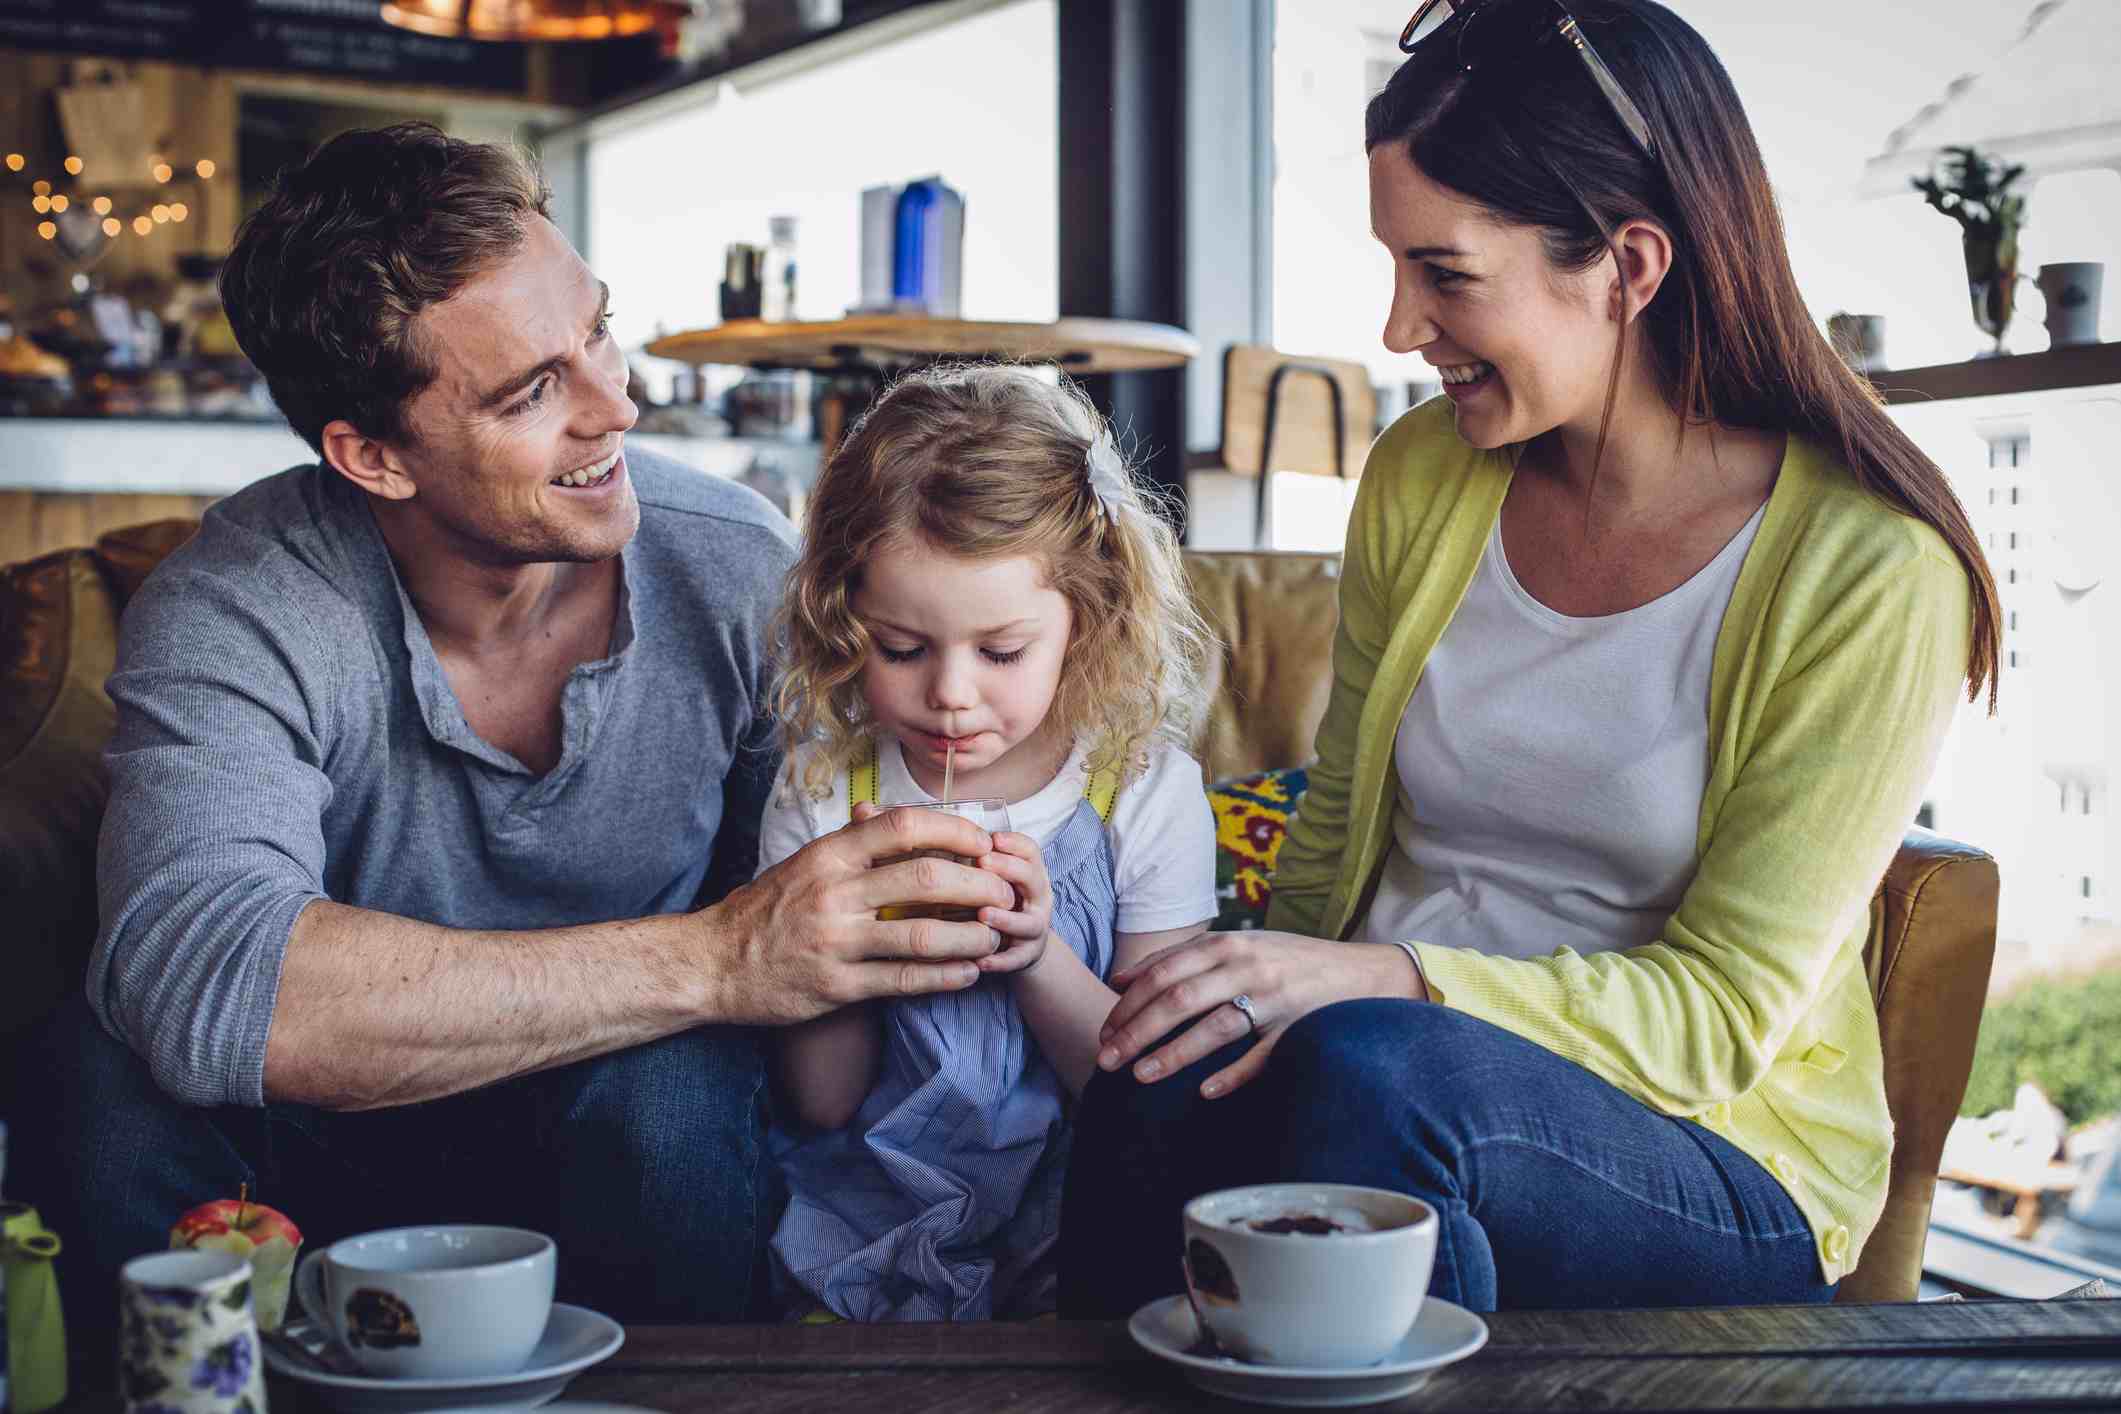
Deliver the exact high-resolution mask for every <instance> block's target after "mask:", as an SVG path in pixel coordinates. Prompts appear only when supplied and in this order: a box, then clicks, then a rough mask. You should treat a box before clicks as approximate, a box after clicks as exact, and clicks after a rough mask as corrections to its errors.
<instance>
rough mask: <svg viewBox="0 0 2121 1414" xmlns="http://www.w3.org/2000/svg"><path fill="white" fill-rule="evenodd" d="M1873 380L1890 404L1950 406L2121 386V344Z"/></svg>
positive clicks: (1906, 372)
mask: <svg viewBox="0 0 2121 1414" xmlns="http://www.w3.org/2000/svg"><path fill="white" fill-rule="evenodd" d="M1871 382H1872V383H1873V384H1874V385H1876V387H1877V388H1878V390H1879V391H1880V392H1882V393H1884V394H1885V400H1886V401H1887V402H1888V403H1930V402H1945V401H1948V400H1951V399H1954V398H1986V397H1994V396H1997V395H1999V394H2008V393H2038V392H2043V391H2046V390H2048V389H2052V388H2095V387H2098V386H2100V385H2101V384H2106V383H2121V343H2108V344H2078V345H2075V346H2073V347H2070V348H2062V349H2049V350H2047V351H2046V352H2045V353H2027V354H2006V355H2004V356H2003V357H2001V358H1977V359H1969V360H1968V361H1967V362H1965V363H1939V364H1932V365H1931V366H1930V367H1928V368H1898V369H1893V370H1891V371H1889V372H1886V373H1874V374H1872V375H1871Z"/></svg>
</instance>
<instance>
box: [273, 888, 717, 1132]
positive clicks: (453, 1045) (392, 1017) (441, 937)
mask: <svg viewBox="0 0 2121 1414" xmlns="http://www.w3.org/2000/svg"><path fill="white" fill-rule="evenodd" d="M706 928H707V923H706V920H705V919H704V918H702V917H699V916H688V915H684V914H673V915H669V916H666V917H658V918H639V919H630V920H624V921H620V922H616V923H598V924H585V925H582V926H578V927H571V928H552V929H544V930H539V931H534V932H518V933H503V932H474V931H469V930H461V929H454V928H442V927H437V926H435V925H433V924H430V923H421V922H418V921H416V920H413V919H409V918H400V917H397V916H395V915H393V914H388V913H377V912H372V911H370V910H367V909H360V908H349V907H347V906H346V905H344V904H336V903H330V902H324V901H320V902H316V903H312V904H310V905H309V906H308V907H307V908H305V909H304V910H303V911H302V914H301V916H300V917H299V918H297V919H296V920H295V926H294V930H293V933H292V934H291V936H290V937H289V939H288V945H287V957H286V961H285V962H284V964H283V965H282V969H281V974H280V988H279V995H278V998H277V1000H276V1002H275V1005H274V1009H273V1021H272V1030H271V1034H270V1036H269V1038H268V1039H267V1042H266V1050H265V1093H266V1098H268V1099H270V1100H292V1101H297V1102H301V1103H305V1104H312V1105H319V1106H322V1107H324V1108H327V1109H377V1108H381V1107H384V1106H389V1105H402V1104H410V1103H412V1102H414V1101H417V1100H432V1099H437V1098H439V1097H441V1096H444V1095H453V1094H457V1093H459V1092H461V1091H465V1090H472V1089H476V1088H478V1087H480V1086H482V1085H489V1084H492V1083H493V1082H495V1081H499V1080H506V1079H508V1078H509V1077H511V1076H515V1075H522V1074H526V1073H528V1072H530V1071H535V1070H544V1069H547V1068H549V1067H551V1066H556V1065H565V1064H567V1063H568V1062H570V1061H576V1060H582V1059H585V1058H587V1057H589V1056H595V1055H601V1054H603V1053H605V1052H607V1051H615V1050H620V1049H623V1048H625V1047H628V1046H635V1045H640V1044H642V1043H643V1042H647V1041H653V1040H656V1039H658V1038H660V1037H663V1036H668V1035H671V1034H673V1033H675V1032H678V1031H682V1030H684V1029H686V1028H687V1027H690V1026H695V1025H698V1024H699V1023H701V1022H702V1021H707V1020H711V1019H713V1011H714V1007H713V1003H712V1001H711V998H712V996H713V994H714V982H715V978H714V977H713V976H711V975H710V973H711V970H712V969H711V962H710V961H709V960H710V959H711V958H712V956H713V954H714V950H713V949H712V948H711V947H709V946H704V945H703V938H704V934H705V932H706Z"/></svg>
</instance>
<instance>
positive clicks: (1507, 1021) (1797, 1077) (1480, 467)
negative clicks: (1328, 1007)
mask: <svg viewBox="0 0 2121 1414" xmlns="http://www.w3.org/2000/svg"><path fill="white" fill-rule="evenodd" d="M1511 474H1512V472H1511V462H1510V460H1509V458H1508V457H1506V456H1504V455H1503V454H1500V453H1496V452H1483V451H1479V450H1476V449H1474V448H1470V447H1468V446H1466V445H1465V444H1464V443H1462V442H1461V441H1459V440H1458V437H1457V434H1456V432H1455V431H1454V430H1453V427H1452V413H1451V410H1450V407H1449V404H1448V403H1447V402H1446V401H1445V400H1444V399H1441V398H1439V399H1436V400H1435V401H1433V402H1431V403H1428V404H1426V405H1424V406H1422V407H1420V408H1416V409H1415V410H1414V411H1412V412H1410V413H1408V414H1407V415H1406V416H1405V417H1403V418H1401V419H1400V420H1399V421H1398V422H1397V423H1396V424H1394V425H1393V426H1392V427H1391V428H1390V429H1389V430H1388V431H1386V433H1385V434H1384V436H1383V437H1381V438H1379V439H1378V442H1377V445H1376V446H1375V447H1374V448H1373V449H1372V450H1371V453H1370V459H1369V462H1368V466H1367V469H1366V470H1365V472H1364V474H1363V480H1362V484H1361V487H1360V488H1359V490H1358V492H1357V495H1356V499H1355V510H1354V514H1353V517H1352V519H1351V520H1350V523H1349V526H1348V545H1347V555H1346V559H1345V561H1344V563H1343V566H1342V582H1341V589H1340V627H1339V630H1338V632H1337V634H1336V636H1335V640H1334V647H1333V675H1334V681H1333V689H1332V697H1331V700H1330V702H1329V703H1328V705H1327V708H1326V716H1325V721H1324V722H1323V723H1322V724H1321V725H1320V727H1319V730H1318V760H1317V762H1316V764H1315V765H1313V766H1312V768H1311V772H1310V788H1309V790H1308V791H1307V792H1306V793H1305V795H1304V797H1303V801H1302V804H1301V807H1300V809H1299V811H1298V813H1297V815H1296V817H1295V819H1294V820H1292V821H1291V822H1290V825H1289V833H1288V838H1287V840H1286V841H1285V842H1284V843H1283V846H1282V849H1281V853H1280V857H1279V858H1278V859H1277V860H1276V867H1275V871H1274V891H1273V903H1272V906H1271V911H1270V913H1269V916H1268V926H1269V927H1272V928H1279V929H1285V930H1288V931H1291V932H1298V933H1305V934H1309V935H1311V936H1313V937H1321V938H1345V937H1347V936H1349V935H1350V934H1351V933H1352V932H1353V931H1354V930H1355V926H1356V924H1357V922H1358V921H1359V919H1360V918H1361V916H1362V914H1363V912H1364V911H1365V910H1366V909H1367V908H1368V905H1369V899H1370V894H1371V891H1372V890H1373V889H1374V887H1375V885H1376V881H1377V876H1378V873H1379V870H1380V867H1381V866H1382V864H1383V862H1384V858H1385V851H1386V850H1387V849H1389V848H1391V847H1392V814H1393V803H1394V792H1395V791H1396V790H1397V788H1398V785H1397V781H1396V780H1395V779H1394V775H1393V771H1392V747H1393V739H1394V737H1395V736H1396V734H1397V732H1398V730H1399V722H1400V718H1401V717H1402V716H1403V715H1405V713H1406V709H1407V703H1408V700H1409V699H1410V698H1411V697H1412V696H1413V695H1414V687H1415V684H1416V683H1417V682H1419V681H1420V679H1421V670H1422V665H1423V664H1424V663H1425V662H1426V661H1427V660H1428V656H1429V653H1430V651H1431V650H1432V649H1433V648H1434V647H1435V646H1436V642H1437V640H1438V639H1439V638H1440V637H1442V635H1443V631H1444V626H1445V625H1446V624H1448V623H1449V622H1450V621H1451V618H1452V616H1453V615H1454V614H1456V613H1457V612H1458V605H1459V603H1460V601H1461V600H1462V599H1463V597H1464V595H1465V592H1466V588H1467V586H1468V585H1469V584H1470V583H1471V582H1472V579H1473V572H1474V570H1475V568H1476V567H1477V566H1478V565H1479V563H1480V557H1481V552H1482V550H1483V549H1484V547H1485V546H1486V544H1487V540H1488V533H1489V531H1490V530H1491V529H1492V528H1493V526H1494V524H1495V520H1496V517H1497V515H1498V514H1500V512H1501V508H1502V500H1503V493H1504V491H1506V490H1507V489H1508V487H1509V484H1510V477H1511ZM1971 622H1972V621H1971V590H1970V587H1969V582H1968V579H1967V575H1966V571H1965V569H1964V568H1963V567H1962V566H1961V565H1960V563H1959V561H1958V560H1957V559H1956V558H1955V557H1954V555H1953V554H1952V551H1951V550H1950V548H1949V547H1948V546H1947V545H1946V544H1945V543H1944V541H1943V539H1942V538H1941V537H1940V536H1939V535H1937V534H1936V533H1935V532H1934V531H1933V530H1931V529H1930V528H1929V527H1928V526H1925V525H1923V524H1922V523H1921V522H1919V521H1916V520H1913V519H1911V518H1909V517H1907V516H1904V515H1901V514H1898V513H1897V512H1895V511H1893V510H1891V509H1890V508H1888V507H1887V506H1886V505H1884V504H1883V503H1882V502H1880V501H1879V500H1877V499H1875V498H1874V497H1872V496H1870V495H1868V494H1866V493H1865V492H1864V491H1863V490H1862V489H1861V488H1860V487H1858V486H1857V484H1856V481H1855V478H1854V476H1853V475H1852V474H1851V473H1850V472H1849V471H1848V470H1847V468H1846V467H1845V466H1843V465H1842V464H1841V462H1840V461H1839V460H1838V459H1837V458H1835V457H1834V456H1832V455H1830V454H1828V453H1827V452H1826V451H1825V450H1824V449H1822V448H1821V447H1819V446H1818V445H1816V444H1813V443H1809V442H1807V441H1805V440H1803V439H1801V438H1798V437H1794V436H1793V437H1792V438H1791V439H1790V442H1789V449H1788V451H1787V453H1786V454H1785V456H1784V459H1783V463H1782V470H1781V474H1780V476H1779V477H1778V479H1777V480H1776V482H1775V488H1774V491H1773V493H1772V494H1771V495H1770V496H1769V498H1768V506H1767V514H1766V515H1765V516H1764V517H1763V518H1762V521H1761V525H1760V530H1759V532H1758V534H1757V536H1756V537H1755V539H1754V542H1753V545H1752V548H1751V549H1750V550H1749V551H1748V552H1747V554H1746V559H1745V565H1744V568H1743V569H1742V570H1741V571H1740V573H1739V576H1738V582H1737V585H1736V586H1735V588H1734V589H1733V590H1732V593H1731V602H1730V607H1729V608H1728V609H1727V610H1726V611H1725V613H1724V617H1723V626H1722V629H1721V631H1720V632H1719V633H1718V635H1717V639H1716V656H1715V663H1714V667H1713V669H1712V676H1711V678H1710V684H1709V701H1708V713H1709V763H1708V764H1709V774H1708V787H1707V789H1706V790H1705V791H1704V792H1703V794H1702V798H1701V824H1700V829H1699V833H1698V843H1697V846H1696V849H1697V864H1696V868H1695V873H1694V878H1693V882H1692V883H1690V884H1689V885H1688V886H1687V890H1686V893H1685V895H1684V897H1682V898H1681V899H1680V901H1679V908H1678V910H1677V912H1675V913H1674V914H1673V915H1672V916H1671V918H1670V919H1669V920H1668V921H1667V922H1666V923H1665V925H1664V930H1663V933H1662V934H1661V936H1660V937H1659V938H1658V939H1657V940H1656V941H1655V942H1651V943H1646V944H1644V945H1643V946H1640V947H1634V948H1628V949H1626V950H1624V951H1619V952H1608V953H1599V954H1595V955H1592V956H1589V957H1585V956H1582V955H1579V954H1577V953H1575V952H1573V951H1571V950H1569V949H1568V948H1565V947H1557V948H1556V949H1555V950H1554V953H1553V954H1552V956H1549V957H1541V958H1533V959H1517V958H1508V957H1492V956H1489V955H1487V954H1484V953H1478V952H1473V951H1470V950H1467V949H1461V948H1447V947H1440V946H1437V945H1435V944H1429V943H1423V942H1421V941H1420V940H1419V939H1413V940H1410V941H1413V942H1414V943H1415V944H1416V949H1417V951H1418V952H1419V953H1420V955H1421V965H1422V969H1423V971H1424V972H1425V973H1426V974H1427V979H1428V984H1429V989H1430V992H1431V995H1432V997H1433V999H1434V1000H1435V1001H1437V1002H1440V1003H1443V1004H1446V1005H1449V1006H1453V1007H1456V1008H1458V1009H1459V1010H1461V1011H1464V1012H1467V1013H1470V1014H1471V1015H1474V1016H1478V1017H1481V1018H1483V1019H1485V1020H1487V1021H1491V1022H1493V1023H1494V1024H1495V1025H1497V1026H1501V1027H1503V1028H1505V1029H1506V1030H1509V1031H1513V1032H1516V1033H1517V1034H1518V1035H1520V1036H1524V1037H1526V1038H1528V1039H1530V1040H1533V1041H1536V1042H1538V1043H1539V1044H1540V1045H1542V1046H1545V1047H1546V1048H1547V1049H1549V1050H1551V1051H1553V1052H1555V1053H1556V1054H1558V1055H1561V1056H1564V1057H1566V1058H1568V1059H1569V1060H1572V1061H1575V1062H1576V1063H1577V1064H1579V1065H1581V1066H1583V1067H1585V1068H1586V1069H1588V1070H1590V1071H1591V1072H1592V1073H1593V1074H1595V1075H1597V1076H1599V1077H1600V1078H1602V1079H1604V1080H1606V1081H1608V1082H1610V1083H1611V1084H1613V1085H1616V1086H1618V1087H1619V1088H1620V1089H1622V1090H1624V1091H1626V1092H1627V1093H1628V1094H1630V1095H1633V1096H1634V1097H1635V1098H1636V1099H1638V1100H1640V1101H1642V1103H1644V1104H1646V1105H1648V1106H1650V1107H1651V1108H1652V1109H1655V1110H1657V1111H1659V1112H1661V1113H1664V1114H1669V1115H1677V1116H1683V1117H1685V1118H1687V1119H1691V1120H1694V1121H1697V1122H1699V1123H1701V1124H1704V1125H1706V1126H1708V1127H1709V1128H1711V1129H1713V1130H1715V1131H1716V1132H1717V1133H1719V1134H1721V1135H1723V1136H1724V1137H1725V1138H1727V1139H1729V1140H1730V1141H1731V1142H1732V1143H1733V1144H1735V1145H1737V1146H1738V1147H1739V1148H1740V1149H1742V1150H1744V1151H1745V1152H1746V1153H1747V1154H1749V1155H1751V1156H1752V1157H1754V1158H1755V1159H1757V1160H1759V1161H1760V1162H1761V1163H1762V1164H1763V1165H1765V1166H1766V1167H1767V1168H1768V1170H1769V1171H1770V1172H1772V1173H1773V1174H1774V1175H1775V1176H1776V1178H1777V1179H1779V1180H1780V1181H1781V1183H1782V1184H1783V1186H1784V1187H1785V1188H1787V1189H1788V1190H1789V1193H1790V1196H1791V1197H1792V1198H1793V1199H1795V1200H1796V1203H1797V1206H1798V1207H1799V1208H1800V1209H1802V1210H1803V1212H1804V1214H1805V1216H1806V1218H1807V1219H1808V1220H1809V1221H1810V1224H1811V1227H1812V1231H1813V1233H1814V1235H1815V1237H1816V1239H1817V1243H1816V1246H1817V1250H1818V1254H1819V1263H1820V1267H1821V1269H1822V1270H1823V1271H1824V1273H1825V1279H1826V1280H1827V1281H1838V1280H1840V1279H1841V1277H1842V1276H1843V1275H1845V1274H1846V1273H1847V1272H1848V1271H1849V1270H1850V1269H1851V1268H1853V1267H1854V1266H1855V1265H1856V1258H1857V1254H1858V1253H1859V1252H1861V1251H1862V1248H1863V1243H1864V1240H1865V1239H1866V1238H1867V1237H1869V1235H1870V1232H1871V1229H1872V1227H1873V1226H1875V1225H1876V1223H1877V1220H1878V1214H1879V1211H1880V1209H1881V1208H1882V1207H1883V1206H1884V1202H1885V1191H1886V1181H1887V1178H1888V1168H1889V1162H1888V1161H1889V1160H1890V1158H1891V1156H1892V1146H1893V1127H1892V1119H1891V1117H1890V1116H1889V1115H1888V1113H1887V1112H1886V1106H1885V1088H1884V1067H1883V1063H1882V1061H1881V1058H1880V1055H1879V1049H1878V1018H1877V1013H1876V1011H1875V1009H1874V1007H1873V1005H1872V1002H1871V993H1870V985H1869V982H1868V980H1867V979H1866V977H1865V973H1864V967H1863V946H1864V942H1865V939H1866V937H1867V935H1868V932H1869V921H1870V920H1869V903H1870V898H1871V894H1872V892H1873V890H1874V889H1875V888H1876V886H1877V883H1878V880H1879V877H1880V876H1881V875H1882V874H1883V873H1884V871H1885V867H1886V865H1887V863H1888V862H1890V860H1891V858H1892V855H1893V851H1894V849H1895V848H1896V847H1897V846H1898V844H1899V842H1900V838H1901V835H1902V833H1903V832H1904V831H1905V829H1906V827H1907V826H1908V825H1909V823H1910V822H1911V821H1912V820H1913V818H1914V814H1915V809H1916V806H1917V805H1918V804H1919V802H1920V799H1921V794H1922V791H1923V788H1924V787H1925V785H1927V783H1928V781H1929V776H1930V770H1931V767H1932V766H1933V765H1934V763H1935V761H1936V758H1937V752H1938V748H1939V746H1940V744H1941V742H1942V739H1943V736H1944V732H1945V728H1946V727H1947V725H1949V723H1950V721H1951V718H1952V712H1953V709H1954V706H1955V704H1956V702H1957V699H1958V696H1959V691H1960V687H1961V685H1962V683H1963V682H1964V679H1965V676H1966V665H1967V653H1968V644H1969V636H1970V634H1971V631H1972V630H1971ZM1554 711H1555V712H1556V713H1557V714H1566V713H1567V712H1568V711H1569V704H1568V703H1567V702H1564V701H1556V702H1555V703H1554ZM1613 828H1615V829H1622V830H1624V829H1626V828H1627V822H1626V821H1625V820H1616V821H1614V822H1613Z"/></svg>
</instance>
